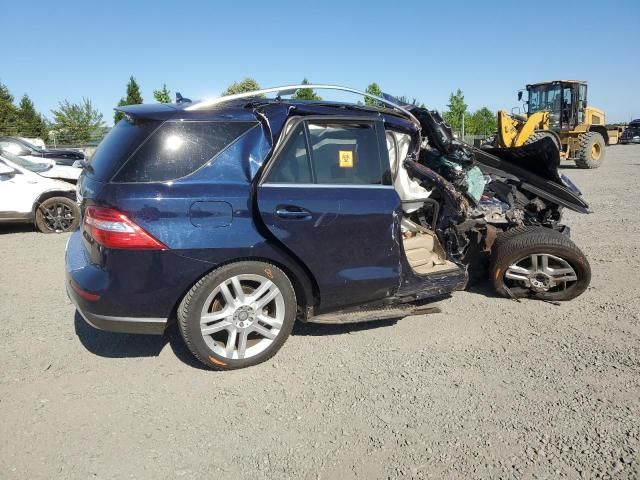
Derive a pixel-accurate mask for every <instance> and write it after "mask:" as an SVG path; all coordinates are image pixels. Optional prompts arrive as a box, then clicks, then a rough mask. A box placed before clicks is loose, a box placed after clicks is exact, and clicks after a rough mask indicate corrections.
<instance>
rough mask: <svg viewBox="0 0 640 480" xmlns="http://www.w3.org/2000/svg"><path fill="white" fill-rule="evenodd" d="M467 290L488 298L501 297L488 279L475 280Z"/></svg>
mask: <svg viewBox="0 0 640 480" xmlns="http://www.w3.org/2000/svg"><path fill="white" fill-rule="evenodd" d="M467 292H471V293H477V294H478V295H482V296H484V297H487V298H501V297H500V296H499V295H498V294H497V293H496V291H495V290H494V289H493V286H492V285H491V284H490V283H489V282H488V281H481V282H474V283H472V284H470V285H469V286H468V287H467Z"/></svg>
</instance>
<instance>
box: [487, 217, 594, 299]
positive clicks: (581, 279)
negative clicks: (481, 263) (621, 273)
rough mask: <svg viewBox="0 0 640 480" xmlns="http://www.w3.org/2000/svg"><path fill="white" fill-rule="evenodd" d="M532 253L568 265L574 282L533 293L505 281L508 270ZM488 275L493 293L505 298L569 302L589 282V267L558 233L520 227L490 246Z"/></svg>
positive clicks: (573, 245) (543, 229)
mask: <svg viewBox="0 0 640 480" xmlns="http://www.w3.org/2000/svg"><path fill="white" fill-rule="evenodd" d="M535 254H544V255H551V256H553V257H556V258H560V259H562V260H564V261H565V262H567V263H568V264H569V265H570V266H571V268H572V269H573V271H574V272H575V275H576V277H577V280H576V281H573V282H566V283H564V282H563V285H561V286H557V287H553V288H549V289H548V291H536V290H535V289H533V288H528V287H526V286H525V285H524V284H522V283H521V282H519V281H516V280H510V279H507V278H505V273H506V272H507V269H508V268H509V267H510V266H511V265H514V264H516V263H517V262H519V261H520V260H521V259H526V258H527V257H529V256H531V255H535ZM489 275H490V278H491V282H492V283H493V287H494V288H495V290H496V292H497V293H498V294H499V295H501V296H503V297H507V298H512V297H517V298H521V297H531V298H535V299H539V300H551V301H562V300H571V299H573V298H576V297H577V296H579V295H580V294H582V293H583V292H584V291H585V290H586V289H587V287H588V286H589V283H590V281H591V267H590V266H589V262H588V260H587V258H586V257H585V255H584V253H582V251H581V250H580V249H579V248H578V247H577V246H576V245H575V244H574V243H573V242H572V241H571V239H570V238H568V237H567V236H566V235H563V234H562V233H560V232H557V231H555V230H551V229H550V228H545V227H520V228H518V229H513V230H509V231H507V232H505V233H504V234H501V235H500V236H498V239H497V240H496V242H495V243H494V245H493V249H492V258H491V266H490V268H489Z"/></svg>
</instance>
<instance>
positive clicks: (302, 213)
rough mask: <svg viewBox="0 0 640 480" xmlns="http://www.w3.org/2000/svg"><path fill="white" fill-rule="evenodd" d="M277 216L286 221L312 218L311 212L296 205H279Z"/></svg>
mask: <svg viewBox="0 0 640 480" xmlns="http://www.w3.org/2000/svg"><path fill="white" fill-rule="evenodd" d="M276 215H277V216H278V217H280V218H285V219H298V220H308V219H310V218H311V212H310V211H309V210H307V209H305V208H302V207H296V206H295V205H279V206H278V208H276Z"/></svg>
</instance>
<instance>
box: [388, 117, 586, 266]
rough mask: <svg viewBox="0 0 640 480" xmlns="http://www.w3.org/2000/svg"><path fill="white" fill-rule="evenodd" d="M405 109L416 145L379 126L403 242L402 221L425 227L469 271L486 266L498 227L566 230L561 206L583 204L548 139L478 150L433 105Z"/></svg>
mask: <svg viewBox="0 0 640 480" xmlns="http://www.w3.org/2000/svg"><path fill="white" fill-rule="evenodd" d="M412 113H413V114H414V115H415V116H416V118H417V119H418V120H419V121H420V124H421V127H422V128H421V130H422V134H423V135H424V137H422V138H421V141H420V145H413V144H412V138H411V136H410V135H408V134H405V133H401V132H396V131H387V132H386V134H387V147H388V150H389V159H390V163H391V172H392V176H393V184H394V187H395V189H396V191H397V192H398V194H399V196H400V198H401V200H402V205H403V217H404V219H403V221H404V223H403V225H402V230H403V236H404V238H405V243H406V242H407V240H408V239H411V238H413V237H414V236H416V235H419V234H420V233H419V232H417V229H416V228H415V227H413V228H411V227H410V226H408V225H417V226H420V227H421V228H424V229H428V230H429V231H432V232H434V233H435V234H436V235H437V238H438V239H439V240H440V242H441V243H442V247H443V248H444V249H445V250H446V252H447V253H448V255H449V257H450V258H451V259H452V260H454V261H455V262H456V263H460V264H464V265H467V266H468V268H469V270H470V273H471V275H472V276H473V273H474V271H475V270H476V267H479V266H482V265H484V266H486V264H487V261H488V257H489V255H490V252H491V249H492V246H493V243H494V241H495V240H496V238H497V236H498V235H499V234H500V233H502V232H505V231H507V230H511V229H514V228H517V227H523V226H539V227H546V228H550V229H553V230H555V231H558V232H562V233H568V227H566V226H564V225H562V224H561V223H560V221H561V218H562V209H563V208H564V207H566V208H570V209H572V210H575V211H577V212H581V213H588V212H589V207H588V205H587V204H586V203H585V202H584V201H583V200H582V199H581V198H580V195H581V194H580V191H579V190H578V189H577V188H576V187H575V186H574V185H573V184H572V183H571V182H570V180H569V179H568V178H566V177H564V176H563V175H561V174H559V172H558V166H559V164H560V156H559V153H558V149H557V148H556V146H555V144H554V143H553V141H552V140H551V139H549V138H543V139H542V140H540V141H538V142H536V143H534V144H530V145H526V146H523V147H520V148H511V149H498V148H491V149H490V150H480V149H477V148H474V147H471V146H469V145H467V144H464V143H462V142H459V141H457V140H456V139H455V138H454V136H453V134H452V132H451V129H450V127H449V126H448V125H446V124H445V123H444V121H443V120H442V118H441V117H440V115H439V114H438V113H437V112H432V111H428V110H426V109H423V108H413V109H412ZM400 165H402V167H404V168H400ZM412 241H413V240H412ZM413 242H415V241H413ZM408 258H409V255H408ZM409 260H411V259H410V258H409ZM414 270H415V268H414Z"/></svg>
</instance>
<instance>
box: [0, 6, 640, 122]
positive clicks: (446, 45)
mask: <svg viewBox="0 0 640 480" xmlns="http://www.w3.org/2000/svg"><path fill="white" fill-rule="evenodd" d="M2 16H3V18H4V20H3V22H2V28H1V29H0V45H2V51H3V55H2V62H1V64H2V66H1V67H0V82H1V83H4V84H5V85H6V86H7V87H8V88H9V90H10V92H11V93H12V94H13V95H14V97H16V99H19V98H20V97H21V96H22V95H23V94H25V93H26V94H28V95H29V96H30V97H31V99H32V100H33V101H34V103H35V106H36V109H38V110H39V111H40V112H41V113H43V114H45V115H46V116H47V117H49V118H51V112H50V111H51V109H54V108H56V106H57V105H58V103H59V102H60V101H61V100H63V99H69V100H70V101H72V102H76V101H80V100H81V99H82V98H83V97H86V98H89V99H90V100H91V101H92V102H93V104H94V105H95V107H96V108H97V109H99V110H100V111H101V112H102V113H103V115H104V119H105V122H106V123H107V124H108V125H111V124H112V122H113V107H114V106H115V105H116V104H117V103H118V100H119V99H120V98H121V97H123V96H124V95H125V91H126V84H127V81H128V79H129V76H131V75H133V76H134V77H135V78H136V80H137V81H138V83H139V84H140V86H141V89H142V95H143V98H144V100H145V102H153V96H152V94H153V90H154V89H159V88H161V87H162V84H163V83H166V84H167V86H168V88H169V89H170V90H171V92H172V95H173V93H175V92H176V91H179V92H180V93H181V94H182V95H183V96H185V97H189V98H192V99H202V98H209V97H215V96H218V95H219V94H220V93H221V92H222V91H223V90H224V89H225V88H226V87H227V86H228V85H229V84H230V83H232V82H234V81H238V80H241V79H243V78H245V77H253V78H255V79H256V80H257V81H258V82H259V84H260V85H261V86H262V87H264V88H266V87H270V86H279V85H286V84H296V83H299V82H300V81H301V80H302V79H303V78H305V77H306V78H308V79H309V80H310V81H311V82H313V83H331V84H337V85H344V86H348V87H352V88H357V89H361V90H364V89H365V88H366V86H367V85H368V84H369V83H371V82H377V83H378V84H379V85H380V86H381V88H382V90H383V91H385V92H387V93H390V94H393V95H398V96H399V95H406V96H407V97H409V98H413V97H416V98H417V99H419V100H420V101H421V102H424V103H425V104H426V105H427V106H428V107H429V108H433V109H438V110H443V109H446V105H447V103H448V99H449V95H450V93H451V92H453V91H455V90H456V89H458V88H460V89H461V90H462V91H463V92H464V96H465V101H466V103H467V104H468V105H469V109H470V110H471V111H474V110H476V109H478V108H480V107H483V106H486V107H488V108H490V109H492V110H497V109H506V110H507V111H510V110H511V108H512V107H515V106H517V105H518V102H517V97H516V95H517V91H518V90H519V89H521V88H524V86H525V85H526V84H527V83H535V82H538V81H544V80H555V79H578V80H586V81H587V82H588V85H589V93H588V95H589V103H590V105H592V106H595V107H598V108H601V109H603V110H604V111H605V113H606V115H607V116H606V120H607V122H618V121H628V120H629V119H630V118H631V117H634V118H639V117H640V88H639V87H640V54H639V53H638V52H639V50H638V47H640V2H638V0H618V1H616V2H611V3H609V2H603V1H602V0H600V1H597V2H595V1H591V0H585V1H546V0H542V1H535V2H533V1H532V2H516V1H495V2H494V1H490V0H485V1H479V2H475V1H473V2H472V1H469V2H465V1H460V0H459V1H457V2H448V1H438V2H431V1H426V0H425V1H402V0H394V1H393V2H380V1H374V0H369V1H367V2H355V1H353V2H349V1H348V0H341V1H333V0H331V1H322V0H321V1H315V2H305V1H300V0H298V1H295V2H294V1H278V0H270V1H268V2H266V1H261V2H251V1H248V0H245V1H223V0H220V1H182V2H168V1H167V2H163V1H161V0H153V1H151V0H138V1H134V0H129V1H119V0H107V1H101V2H87V1H86V0H84V1H65V0H59V1H50V0H42V1H40V2H35V1H29V0H21V1H20V2H9V1H8V0H5V1H3V2H2ZM8 19H11V21H8Z"/></svg>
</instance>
